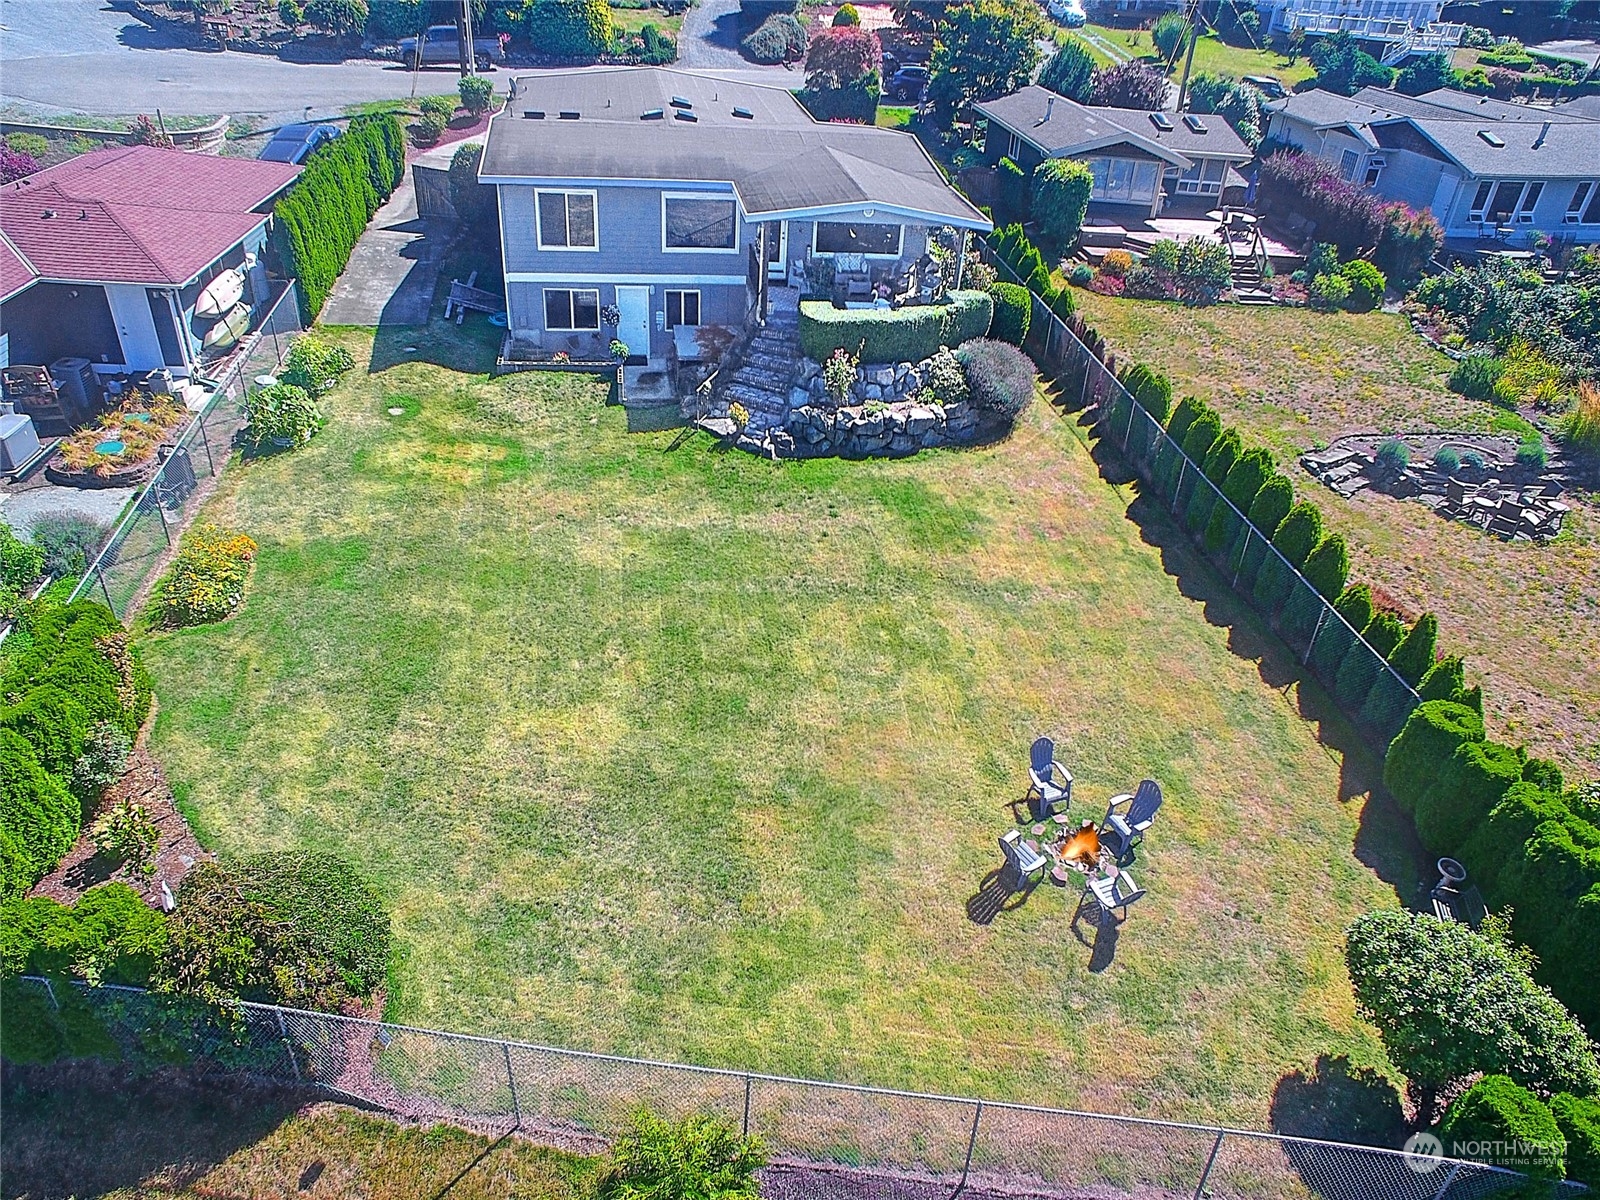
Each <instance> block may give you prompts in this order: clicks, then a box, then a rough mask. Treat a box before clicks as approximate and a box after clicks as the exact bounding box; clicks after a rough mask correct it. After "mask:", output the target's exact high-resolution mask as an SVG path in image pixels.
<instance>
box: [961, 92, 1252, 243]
mask: <svg viewBox="0 0 1600 1200" xmlns="http://www.w3.org/2000/svg"><path fill="white" fill-rule="evenodd" d="M973 107H974V108H975V109H976V110H977V112H978V113H979V114H980V115H982V116H984V117H986V118H988V121H989V132H988V134H987V135H986V137H985V140H984V144H983V155H984V161H985V162H986V163H988V164H989V165H990V166H994V165H996V164H998V163H999V161H1000V160H1001V159H1002V158H1009V159H1010V160H1011V161H1012V162H1014V163H1016V164H1017V166H1019V167H1021V168H1022V170H1023V172H1024V173H1026V174H1030V175H1031V174H1032V173H1033V169H1034V168H1035V167H1037V166H1038V165H1039V164H1040V163H1041V162H1043V161H1044V160H1045V159H1047V158H1073V159H1078V160H1079V161H1082V162H1085V163H1087V164H1088V165H1089V168H1090V170H1092V171H1093V172H1094V191H1093V193H1092V194H1091V195H1090V198H1089V214H1090V215H1091V216H1093V217H1097V218H1112V219H1131V220H1142V219H1144V218H1147V217H1153V216H1156V215H1158V214H1159V213H1161V212H1163V211H1165V210H1168V209H1170V208H1173V207H1179V208H1182V207H1185V206H1187V207H1188V208H1190V209H1193V210H1196V211H1199V212H1204V211H1206V210H1207V209H1212V208H1216V207H1217V206H1218V205H1219V204H1221V203H1222V202H1223V193H1224V192H1226V191H1229V190H1237V191H1238V193H1239V195H1240V197H1241V198H1242V196H1243V193H1244V188H1245V180H1244V178H1243V176H1241V175H1240V174H1239V172H1238V170H1237V168H1239V167H1241V166H1243V165H1244V164H1245V163H1247V162H1249V161H1250V160H1251V158H1253V157H1254V154H1253V153H1252V152H1251V150H1250V147H1249V146H1247V145H1246V144H1245V142H1244V140H1243V139H1241V138H1240V137H1239V135H1238V134H1237V133H1235V132H1234V131H1233V126H1231V125H1229V124H1228V122H1227V121H1226V120H1224V119H1223V118H1222V117H1219V116H1216V115H1214V114H1207V115H1205V116H1194V115H1190V114H1180V113H1152V112H1144V111H1142V110H1140V109H1134V108H1102V107H1089V106H1086V105H1082V104H1078V103H1075V102H1074V101H1072V100H1069V99H1067V98H1066V97H1065V96H1058V95H1057V94H1056V93H1055V92H1052V91H1050V90H1049V89H1048V88H1042V87H1039V86H1038V85H1036V84H1029V85H1028V86H1027V87H1025V88H1022V89H1021V90H1020V91H1016V92H1012V93H1011V95H1009V96H1002V97H1000V98H999V99H998V100H987V101H984V102H983V103H981V104H975V105H973Z"/></svg>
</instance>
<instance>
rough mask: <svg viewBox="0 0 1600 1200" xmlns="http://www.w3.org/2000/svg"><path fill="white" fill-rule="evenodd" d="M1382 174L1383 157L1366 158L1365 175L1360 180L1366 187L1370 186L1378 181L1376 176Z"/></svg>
mask: <svg viewBox="0 0 1600 1200" xmlns="http://www.w3.org/2000/svg"><path fill="white" fill-rule="evenodd" d="M1382 174H1383V159H1381V158H1369V159H1367V177H1366V178H1365V179H1363V180H1362V183H1363V184H1365V185H1366V186H1367V187H1372V186H1374V185H1375V184H1376V183H1377V182H1378V176H1379V175H1382Z"/></svg>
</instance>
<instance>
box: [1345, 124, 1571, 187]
mask: <svg viewBox="0 0 1600 1200" xmlns="http://www.w3.org/2000/svg"><path fill="white" fill-rule="evenodd" d="M1394 125H1405V126H1409V127H1411V128H1412V129H1414V130H1415V131H1416V132H1417V133H1418V134H1420V135H1421V136H1422V137H1424V138H1426V139H1427V140H1428V141H1429V142H1431V143H1432V144H1433V145H1434V146H1436V147H1438V149H1439V152H1440V153H1441V154H1442V155H1443V156H1444V157H1445V158H1447V159H1448V160H1449V161H1451V162H1453V163H1455V164H1456V165H1457V166H1459V167H1461V168H1462V169H1463V170H1465V171H1467V172H1469V173H1470V174H1472V175H1474V176H1478V177H1484V176H1487V177H1490V178H1495V177H1504V176H1516V177H1520V178H1524V179H1593V178H1594V176H1595V174H1596V171H1597V164H1600V122H1596V121H1572V122H1564V123H1563V122H1550V123H1549V124H1539V125H1535V124H1533V123H1532V122H1528V121H1511V122H1506V123H1504V124H1495V125H1489V124H1481V123H1479V122H1476V121H1419V120H1417V119H1415V118H1411V117H1406V118H1400V119H1399V120H1397V121H1394V122H1380V123H1378V124H1376V125H1374V126H1373V132H1374V133H1375V134H1376V135H1377V138H1378V142H1379V144H1380V145H1389V144H1391V143H1390V142H1389V141H1388V140H1386V139H1388V138H1389V136H1390V135H1389V133H1388V131H1389V130H1390V129H1391V128H1392V127H1393V126H1394ZM1486 133H1487V134H1488V135H1490V137H1492V138H1493V139H1494V141H1495V142H1499V143H1500V144H1499V145H1495V144H1494V143H1493V142H1491V141H1489V140H1488V139H1487V138H1485V137H1484V136H1483V135H1484V134H1486Z"/></svg>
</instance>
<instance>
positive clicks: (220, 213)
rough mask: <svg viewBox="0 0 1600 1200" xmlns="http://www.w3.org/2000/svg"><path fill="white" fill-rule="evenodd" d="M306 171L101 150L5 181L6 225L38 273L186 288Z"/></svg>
mask: <svg viewBox="0 0 1600 1200" xmlns="http://www.w3.org/2000/svg"><path fill="white" fill-rule="evenodd" d="M299 173H300V168H299V167H297V166H290V165H289V164H287V163H273V162H261V161H259V160H257V159H246V158H220V157H217V156H215V155H209V154H191V153H187V152H185V151H182V150H165V149H159V148H157V147H155V146H128V147H120V148H116V149H110V150H97V151H94V152H92V153H89V154H85V155H81V156H80V157H78V158H74V159H70V160H68V161H67V162H64V163H61V164H60V165H58V166H54V167H49V168H47V169H45V170H43V171H40V172H38V173H37V174H34V175H30V176H28V177H27V178H25V179H21V180H18V181H17V182H16V183H13V184H8V185H6V187H5V188H4V189H0V232H3V233H4V235H5V237H6V238H7V239H8V240H9V241H10V243H11V244H12V246H13V247H14V248H15V249H16V250H17V251H19V252H20V254H21V256H22V257H23V258H24V259H25V260H26V261H27V262H28V263H29V264H30V265H31V266H32V268H33V270H34V273H35V275H36V276H37V277H42V278H46V279H60V280H64V281H70V282H74V283H133V284H146V285H150V286H181V285H183V284H186V283H188V282H189V281H190V280H192V279H193V278H194V277H195V276H196V275H198V274H199V273H200V272H201V271H203V270H204V269H205V268H206V267H207V266H209V265H210V264H211V263H213V262H215V261H216V260H217V259H218V258H220V257H222V255H224V254H226V253H227V252H228V251H229V250H230V249H231V248H232V247H233V246H234V245H236V244H237V243H238V242H239V241H241V240H242V239H243V238H244V237H245V236H246V235H248V234H249V233H250V231H251V230H253V229H255V228H256V227H257V226H258V225H260V224H261V223H262V221H264V220H265V219H266V214H265V213H264V212H262V211H259V210H260V209H262V207H263V206H264V205H265V204H267V202H268V201H270V200H271V199H272V198H273V197H274V196H276V195H277V194H278V193H279V192H281V191H282V190H283V189H284V188H285V187H287V186H288V185H289V184H290V183H292V182H293V181H294V178H295V177H296V176H297V175H298V174H299Z"/></svg>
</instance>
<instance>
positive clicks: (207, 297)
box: [194, 270, 244, 320]
mask: <svg viewBox="0 0 1600 1200" xmlns="http://www.w3.org/2000/svg"><path fill="white" fill-rule="evenodd" d="M243 295H244V272H243V271H239V270H227V271H224V272H223V273H222V274H220V275H218V276H217V277H216V278H215V279H213V280H212V281H211V282H210V283H208V284H206V286H205V289H204V290H203V291H202V292H201V293H200V295H199V296H198V297H197V298H196V299H195V302H194V315H195V316H196V317H199V318H200V319H201V320H211V319H213V318H215V317H220V316H221V315H222V314H223V313H225V312H227V311H228V310H229V309H231V308H232V307H233V306H234V305H235V304H237V303H239V300H240V297H242V296H243Z"/></svg>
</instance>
